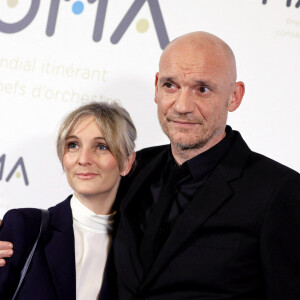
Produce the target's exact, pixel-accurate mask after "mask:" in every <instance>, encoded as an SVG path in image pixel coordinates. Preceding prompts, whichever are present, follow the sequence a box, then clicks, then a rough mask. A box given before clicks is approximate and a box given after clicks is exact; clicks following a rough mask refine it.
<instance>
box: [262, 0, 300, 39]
mask: <svg viewBox="0 0 300 300" xmlns="http://www.w3.org/2000/svg"><path fill="white" fill-rule="evenodd" d="M275 1H276V3H277V2H278V1H279V0H262V4H263V5H266V6H271V5H272V3H275ZM281 3H282V6H283V7H284V6H285V7H289V8H300V0H281ZM284 25H285V26H284V27H282V28H281V29H277V30H276V31H275V35H276V36H277V37H280V38H291V39H299V38H300V19H296V18H290V17H289V18H287V19H286V21H285V24H284Z"/></svg>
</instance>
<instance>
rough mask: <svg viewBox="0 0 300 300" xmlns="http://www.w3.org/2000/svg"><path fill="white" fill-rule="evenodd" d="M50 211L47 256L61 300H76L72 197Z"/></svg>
mask: <svg viewBox="0 0 300 300" xmlns="http://www.w3.org/2000/svg"><path fill="white" fill-rule="evenodd" d="M49 211H50V214H51V220H50V224H49V230H48V233H49V235H48V236H47V242H46V245H45V256H46V259H47V262H48V266H49V269H50V273H51V275H52V279H53V283H54V285H55V288H56V291H57V294H58V295H59V298H60V299H74V300H75V299H76V272H75V250H74V233H73V223H72V212H71V207H70V197H69V198H68V199H67V200H65V201H64V202H62V203H60V204H58V205H57V206H55V207H53V208H51V209H50V210H49ZM48 233H47V234H48Z"/></svg>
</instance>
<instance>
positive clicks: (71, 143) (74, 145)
mask: <svg viewBox="0 0 300 300" xmlns="http://www.w3.org/2000/svg"><path fill="white" fill-rule="evenodd" d="M67 146H68V149H76V148H78V145H77V143H75V142H69V143H68V145H67Z"/></svg>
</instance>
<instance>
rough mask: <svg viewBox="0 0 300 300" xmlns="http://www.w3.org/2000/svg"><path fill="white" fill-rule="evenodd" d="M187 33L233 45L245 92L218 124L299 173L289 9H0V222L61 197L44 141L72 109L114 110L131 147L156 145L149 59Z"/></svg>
mask: <svg viewBox="0 0 300 300" xmlns="http://www.w3.org/2000/svg"><path fill="white" fill-rule="evenodd" d="M198 30H201V31H208V32H211V33H213V34H215V35H217V36H219V37H221V38H222V39H223V40H225V41H226V42H227V43H228V44H229V45H230V46H231V47H232V49H233V51H234V52H235V55H236V60H237V67H238V80H242V81H244V82H245V85H246V94H245V97H244V100H243V103H242V105H241V106H240V108H239V109H238V110H237V111H235V112H234V113H231V114H230V116H229V120H228V123H229V124H230V125H231V126H232V127H233V128H234V129H237V130H239V131H240V132H241V133H242V135H243V137H244V138H245V140H246V141H247V143H248V145H249V147H250V148H251V149H252V150H254V151H257V152H260V153H263V154H265V155H267V156H269V157H271V158H273V159H275V160H278V161H279V162H281V163H283V164H285V165H288V166H289V167H291V168H293V169H296V170H297V171H300V156H299V155H300V154H299V153H300V135H299V133H298V132H299V129H300V121H299V117H300V113H299V112H300V81H299V80H300V55H299V53H300V0H185V1H182V0H148V1H147V0H82V1H75V0H61V1H60V0H43V1H41V0H0V217H1V216H2V215H3V214H4V213H5V212H6V211H7V210H8V209H11V208H13V207H31V206H35V207H49V206H52V205H54V204H55V203H58V202H60V201H62V200H63V199H64V198H66V196H67V195H69V194H70V193H71V192H72V191H71V190H70V188H69V186H68V184H67V181H66V179H65V175H64V172H63V169H62V167H61V165H60V163H59V161H58V159H57V156H56V152H55V151H56V150H55V140H56V134H57V130H58V127H59V124H60V121H61V119H62V118H63V116H64V115H65V114H66V113H68V112H70V111H71V110H73V109H74V108H76V107H78V106H79V105H81V104H84V103H88V102H90V101H107V102H111V101H116V102H118V103H120V104H122V105H123V106H124V107H125V108H126V109H128V111H129V112H130V114H131V116H132V118H133V120H134V122H135V124H136V126H137V129H138V139H137V149H141V148H143V147H147V146H151V145H159V144H163V143H167V142H168V140H167V138H166V137H165V136H164V134H163V133H162V131H161V129H160V126H159V123H158V121H157V116H156V104H155V103H154V100H153V99H154V78H155V77H154V76H155V72H156V71H157V70H158V61H159V56H160V54H161V52H162V50H163V49H164V47H165V46H166V44H167V43H168V42H169V41H171V40H173V39H174V38H176V37H178V36H179V35H182V34H184V33H187V32H191V31H198Z"/></svg>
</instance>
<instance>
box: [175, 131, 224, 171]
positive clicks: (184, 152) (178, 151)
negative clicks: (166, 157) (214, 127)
mask: <svg viewBox="0 0 300 300" xmlns="http://www.w3.org/2000/svg"><path fill="white" fill-rule="evenodd" d="M225 136H226V132H225V131H224V133H222V134H221V135H218V136H215V138H214V139H211V140H209V141H208V142H207V143H206V144H205V145H204V146H202V147H199V148H194V149H182V148H181V147H179V146H175V145H174V144H171V150H172V155H173V157H174V159H175V161H176V162H177V164H178V165H180V166H181V165H182V164H183V163H185V162H186V161H188V160H190V159H191V158H193V157H195V156H197V155H199V154H201V153H203V152H205V151H207V150H209V149H210V148H212V147H213V146H215V145H216V144H218V143H219V142H220V141H221V140H223V138H224V137H225Z"/></svg>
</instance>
